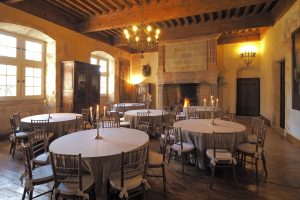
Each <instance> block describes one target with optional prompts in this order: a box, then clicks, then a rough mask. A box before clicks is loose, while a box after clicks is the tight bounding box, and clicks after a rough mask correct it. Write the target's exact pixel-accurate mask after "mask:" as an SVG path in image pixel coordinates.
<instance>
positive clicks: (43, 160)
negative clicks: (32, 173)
mask: <svg viewBox="0 0 300 200" xmlns="http://www.w3.org/2000/svg"><path fill="white" fill-rule="evenodd" d="M29 144H30V148H31V151H32V163H33V168H35V167H36V166H44V165H47V164H49V151H48V148H49V138H48V135H47V133H46V132H45V131H44V129H38V130H35V131H33V132H31V133H30V134H29Z"/></svg>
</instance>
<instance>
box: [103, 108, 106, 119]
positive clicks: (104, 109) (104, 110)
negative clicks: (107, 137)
mask: <svg viewBox="0 0 300 200" xmlns="http://www.w3.org/2000/svg"><path fill="white" fill-rule="evenodd" d="M103 112H104V114H103V116H104V117H105V116H106V106H103Z"/></svg>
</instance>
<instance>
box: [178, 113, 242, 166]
mask: <svg viewBox="0 0 300 200" xmlns="http://www.w3.org/2000/svg"><path fill="white" fill-rule="evenodd" d="M210 122H211V119H190V120H182V121H177V122H175V123H174V127H181V130H182V133H183V137H184V140H185V141H187V142H191V143H193V144H194V145H195V147H196V149H197V156H198V166H199V167H200V168H202V169H204V168H205V150H206V149H207V148H212V139H213V137H212V133H213V132H218V133H237V144H240V143H242V142H245V141H246V140H247V132H246V127H245V126H244V125H242V124H239V123H236V122H230V121H224V120H220V119H215V123H216V125H215V126H211V125H210V124H209V123H210Z"/></svg>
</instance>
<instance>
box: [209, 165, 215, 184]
mask: <svg viewBox="0 0 300 200" xmlns="http://www.w3.org/2000/svg"><path fill="white" fill-rule="evenodd" d="M214 178H215V167H214V166H212V167H211V179H210V189H212V186H213V182H214Z"/></svg>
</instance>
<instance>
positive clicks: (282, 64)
mask: <svg viewBox="0 0 300 200" xmlns="http://www.w3.org/2000/svg"><path fill="white" fill-rule="evenodd" d="M279 64H280V127H281V128H283V129H284V127H285V60H283V61H280V63H279Z"/></svg>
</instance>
